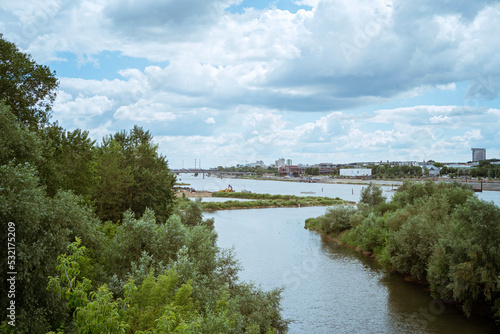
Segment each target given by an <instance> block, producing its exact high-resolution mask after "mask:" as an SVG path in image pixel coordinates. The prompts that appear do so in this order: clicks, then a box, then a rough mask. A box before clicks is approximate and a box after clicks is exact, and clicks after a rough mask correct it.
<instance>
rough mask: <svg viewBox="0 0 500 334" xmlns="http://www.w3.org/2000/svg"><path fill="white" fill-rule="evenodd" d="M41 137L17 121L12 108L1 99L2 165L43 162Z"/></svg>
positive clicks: (0, 162) (0, 148) (0, 137)
mask: <svg viewBox="0 0 500 334" xmlns="http://www.w3.org/2000/svg"><path fill="white" fill-rule="evenodd" d="M41 147H42V142H41V141H40V139H39V137H38V136H37V135H36V134H35V133H32V132H30V131H29V130H28V129H27V128H26V127H25V126H23V125H21V124H20V123H19V122H17V120H16V117H15V116H14V114H13V113H12V112H11V111H10V108H9V107H8V106H6V105H5V104H4V103H3V102H2V101H0V165H5V164H7V163H9V162H10V161H13V162H14V163H16V164H23V163H31V164H33V165H38V164H40V162H41Z"/></svg>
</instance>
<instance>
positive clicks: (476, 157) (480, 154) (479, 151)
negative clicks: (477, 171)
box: [471, 148, 486, 162]
mask: <svg viewBox="0 0 500 334" xmlns="http://www.w3.org/2000/svg"><path fill="white" fill-rule="evenodd" d="M471 150H472V162H479V161H481V160H486V149H485V148H471Z"/></svg>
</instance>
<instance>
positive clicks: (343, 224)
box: [305, 182, 500, 318]
mask: <svg viewBox="0 0 500 334" xmlns="http://www.w3.org/2000/svg"><path fill="white" fill-rule="evenodd" d="M381 193H382V192H381V189H379V188H378V189H377V186H371V187H370V188H368V189H367V190H366V192H365V193H364V197H365V200H360V202H362V203H360V204H359V205H358V208H357V209H353V208H349V207H335V208H331V209H329V210H327V212H326V213H325V214H324V215H322V216H319V217H317V218H309V219H307V220H306V222H305V227H306V228H308V229H311V230H315V231H318V232H320V233H321V234H325V235H327V236H328V237H329V238H331V239H332V241H335V242H337V243H339V244H342V245H346V246H349V247H350V248H352V249H355V250H357V251H360V252H362V253H364V254H366V255H369V256H371V257H375V258H376V259H377V261H378V262H379V263H380V264H381V265H383V266H384V267H386V268H387V269H388V270H390V271H391V272H394V273H399V274H400V275H401V276H402V277H403V278H404V279H405V280H406V281H411V282H414V283H419V284H422V285H425V286H428V287H429V289H430V290H431V291H432V293H433V296H435V297H439V298H440V299H441V300H447V301H453V303H454V304H456V305H458V306H459V307H461V308H462V310H463V312H464V313H465V315H467V316H470V315H471V314H477V315H481V316H488V317H491V316H493V317H496V318H500V312H499V311H500V310H498V308H497V307H496V306H495V305H498V303H499V302H500V298H499V297H498V296H500V294H499V293H500V288H496V287H495V283H494V282H496V280H497V279H498V278H497V275H496V272H497V270H498V268H500V262H499V261H498V260H497V259H498V256H499V253H498V251H497V248H496V247H495V245H496V244H497V242H498V240H500V220H499V217H500V208H499V207H498V206H496V205H494V203H491V202H486V201H481V200H479V199H478V198H477V197H476V195H475V194H474V193H473V192H472V191H471V190H469V189H467V187H463V186H462V185H459V184H444V183H441V184H436V183H433V182H428V183H425V184H422V183H418V182H416V183H412V184H411V183H410V184H405V185H404V186H402V187H401V188H400V193H399V195H400V196H396V197H393V198H392V200H391V201H390V202H386V201H385V200H384V199H383V197H381V196H380V194H381ZM462 245H474V247H475V250H474V252H475V253H478V254H481V256H476V255H475V253H472V252H468V250H467V249H465V248H464V247H463V246H462ZM483 263H488V266H489V268H488V270H484V269H483V266H484V264H483ZM464 268H466V269H464ZM464 270H466V275H465V274H464ZM477 277H481V280H478V279H477ZM449 282H452V283H449ZM490 282H493V283H490ZM467 291H481V292H480V293H477V294H475V295H473V294H469V293H468V292H467Z"/></svg>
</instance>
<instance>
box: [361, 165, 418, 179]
mask: <svg viewBox="0 0 500 334" xmlns="http://www.w3.org/2000/svg"><path fill="white" fill-rule="evenodd" d="M369 168H371V170H372V176H373V177H374V178H383V179H395V178H415V177H421V176H422V168H420V167H419V166H391V165H390V164H383V165H376V166H369Z"/></svg>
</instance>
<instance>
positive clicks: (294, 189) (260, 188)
mask: <svg viewBox="0 0 500 334" xmlns="http://www.w3.org/2000/svg"><path fill="white" fill-rule="evenodd" d="M178 179H180V180H181V181H180V182H185V183H189V184H191V187H193V188H195V189H196V190H207V191H219V190H221V189H225V188H227V187H228V186H229V185H231V186H232V187H233V188H234V190H235V191H242V190H248V191H251V192H254V193H263V194H271V195H296V196H327V197H333V198H335V197H340V198H341V199H343V200H347V201H354V202H357V201H358V200H359V196H360V193H361V189H363V188H364V187H366V185H361V184H332V183H303V182H285V181H274V180H269V181H263V180H250V179H229V178H224V179H220V178H217V177H205V179H203V178H202V176H201V175H200V176H198V177H194V176H190V175H187V174H181V175H180V176H178ZM394 188H397V186H396V185H394ZM382 189H383V190H384V195H385V196H386V197H387V198H391V197H392V195H393V194H394V192H392V191H391V190H392V189H393V187H391V186H382ZM476 195H477V196H478V197H479V198H481V199H484V200H486V201H489V202H491V201H493V202H494V203H495V204H496V205H499V206H500V191H483V192H482V193H476Z"/></svg>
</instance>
